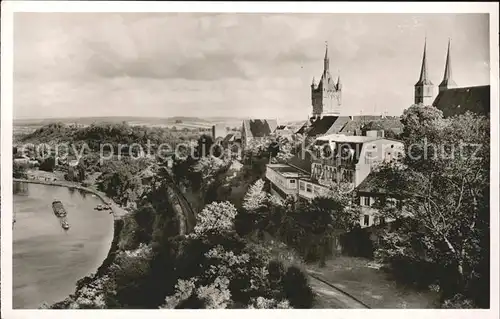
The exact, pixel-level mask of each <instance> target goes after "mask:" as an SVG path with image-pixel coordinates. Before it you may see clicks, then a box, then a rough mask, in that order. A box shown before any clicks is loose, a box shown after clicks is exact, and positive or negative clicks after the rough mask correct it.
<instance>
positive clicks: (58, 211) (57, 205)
mask: <svg viewBox="0 0 500 319" xmlns="http://www.w3.org/2000/svg"><path fill="white" fill-rule="evenodd" d="M52 209H53V210H54V214H55V215H56V216H57V217H66V215H68V213H67V212H66V209H64V206H63V204H62V202H61V201H59V200H55V201H53V202H52Z"/></svg>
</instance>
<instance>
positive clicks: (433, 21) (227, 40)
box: [13, 13, 490, 120]
mask: <svg viewBox="0 0 500 319" xmlns="http://www.w3.org/2000/svg"><path fill="white" fill-rule="evenodd" d="M488 30H489V20H488V15H487V14H423V15H415V14H290V13H287V14H208V13H207V14H192V13H178V14H177V13H121V14H118V13H15V15H14V110H13V111H14V118H16V119H27V118H51V117H58V118H60V117H93V116H144V117H171V116H196V117H201V118H203V117H220V116H227V117H249V118H278V119H282V120H305V119H307V116H308V115H310V114H311V112H312V107H311V95H310V85H311V82H312V78H313V76H314V77H315V78H316V79H319V77H320V76H321V73H322V71H323V57H324V53H325V41H327V42H328V51H329V57H330V72H331V74H332V75H333V76H334V77H337V76H338V75H340V77H341V81H342V84H343V92H342V115H358V114H380V113H382V112H387V114H389V115H399V114H401V113H402V111H403V110H404V109H405V108H407V107H409V106H410V105H411V104H412V102H413V90H414V88H413V86H414V84H415V83H416V82H417V80H418V77H419V73H420V66H421V60H422V52H423V46H424V39H425V38H426V39H427V59H428V60H427V61H428V71H429V75H430V79H431V81H433V83H434V84H435V86H436V93H437V85H438V84H439V83H440V82H441V80H442V77H443V72H444V64H445V58H446V48H447V43H448V38H450V37H451V59H452V69H453V78H454V80H455V82H456V83H457V84H458V86H474V85H485V84H489V74H490V70H489V31H488Z"/></svg>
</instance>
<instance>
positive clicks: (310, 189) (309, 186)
mask: <svg viewBox="0 0 500 319" xmlns="http://www.w3.org/2000/svg"><path fill="white" fill-rule="evenodd" d="M306 192H308V193H312V186H311V184H307V185H306Z"/></svg>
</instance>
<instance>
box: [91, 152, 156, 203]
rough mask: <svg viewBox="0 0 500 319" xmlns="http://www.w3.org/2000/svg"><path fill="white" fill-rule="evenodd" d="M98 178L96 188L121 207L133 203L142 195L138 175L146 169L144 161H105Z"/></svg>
mask: <svg viewBox="0 0 500 319" xmlns="http://www.w3.org/2000/svg"><path fill="white" fill-rule="evenodd" d="M104 163H105V165H104V167H103V168H102V175H101V176H100V177H99V181H98V188H99V190H101V191H103V192H104V193H106V195H108V196H109V197H111V198H112V199H113V200H114V201H116V202H117V203H118V204H120V205H122V206H126V205H127V204H128V203H130V202H134V201H136V200H138V199H139V198H140V196H141V195H142V191H143V188H142V181H141V180H140V178H139V176H138V173H139V172H140V171H142V170H144V169H146V168H147V165H148V161H147V160H144V159H137V160H134V159H126V158H125V159H123V160H121V161H112V160H111V161H106V162H104Z"/></svg>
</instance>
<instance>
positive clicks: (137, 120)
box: [13, 116, 243, 129]
mask: <svg viewBox="0 0 500 319" xmlns="http://www.w3.org/2000/svg"><path fill="white" fill-rule="evenodd" d="M242 121H243V118H237V117H209V118H199V117H189V116H174V117H167V118H161V117H134V116H117V117H113V116H110V117H80V118H76V117H75V118H47V119H14V122H13V125H14V127H33V128H38V127H41V126H44V125H47V124H51V123H58V122H60V123H64V124H73V123H78V124H81V125H91V124H93V123H122V122H126V123H128V124H129V125H146V126H153V127H154V126H157V127H173V126H175V127H176V128H178V129H183V128H188V129H195V128H210V127H211V126H212V125H214V124H223V125H225V126H227V127H231V128H233V127H240V126H241V123H242Z"/></svg>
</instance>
